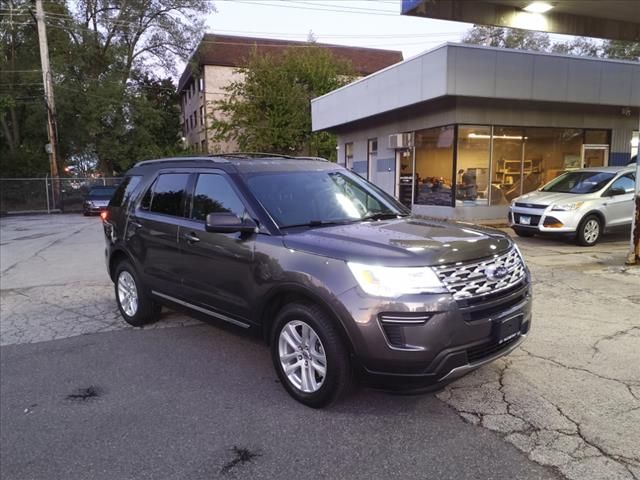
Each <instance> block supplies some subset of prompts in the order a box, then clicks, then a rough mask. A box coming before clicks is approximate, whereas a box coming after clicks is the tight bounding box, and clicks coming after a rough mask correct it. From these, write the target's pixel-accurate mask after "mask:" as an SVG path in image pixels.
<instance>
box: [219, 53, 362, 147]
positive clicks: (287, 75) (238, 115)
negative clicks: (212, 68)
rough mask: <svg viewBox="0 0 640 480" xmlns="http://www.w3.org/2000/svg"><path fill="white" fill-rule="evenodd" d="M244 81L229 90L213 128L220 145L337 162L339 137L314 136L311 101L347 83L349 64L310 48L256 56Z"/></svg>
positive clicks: (322, 134) (240, 70)
mask: <svg viewBox="0 0 640 480" xmlns="http://www.w3.org/2000/svg"><path fill="white" fill-rule="evenodd" d="M239 72H240V73H241V74H242V80H239V81H236V82H233V83H232V84H231V85H229V86H228V87H227V88H226V92H227V94H228V96H227V98H226V99H225V100H222V101H219V102H216V106H217V108H218V109H219V110H220V111H221V112H222V115H221V118H219V119H217V121H216V122H214V126H213V129H214V132H215V134H216V137H217V139H219V140H235V141H237V142H238V145H239V147H240V150H244V151H255V152H274V153H281V154H302V155H315V156H321V157H326V158H330V159H335V157H336V150H335V147H336V141H335V137H334V136H333V135H331V134H329V133H326V132H320V133H312V132H311V99H312V98H315V97H318V96H320V95H323V94H325V93H327V92H330V91H331V90H334V89H336V88H339V87H341V86H343V85H345V84H347V83H349V82H350V81H351V80H352V79H353V78H354V77H353V73H352V72H353V69H352V66H351V65H350V63H349V62H348V61H346V60H342V59H339V58H336V57H335V56H334V55H333V54H332V53H331V52H330V51H328V50H326V49H323V48H321V47H317V46H314V45H312V44H309V46H307V47H303V48H289V49H287V50H286V51H285V52H284V53H282V54H280V55H277V56H274V55H270V54H260V53H259V52H258V51H257V50H254V51H253V52H252V54H251V55H250V58H249V59H248V61H247V64H246V66H245V67H244V68H241V69H239Z"/></svg>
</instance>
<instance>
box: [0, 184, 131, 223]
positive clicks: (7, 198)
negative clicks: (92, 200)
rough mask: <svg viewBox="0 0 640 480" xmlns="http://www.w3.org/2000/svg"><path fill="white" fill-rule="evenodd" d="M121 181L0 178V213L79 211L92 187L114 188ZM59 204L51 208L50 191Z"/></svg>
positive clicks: (52, 197) (52, 203)
mask: <svg viewBox="0 0 640 480" xmlns="http://www.w3.org/2000/svg"><path fill="white" fill-rule="evenodd" d="M121 180H122V179H121V178H118V177H112V178H105V177H99V178H91V177H87V178H79V177H74V178H49V177H46V178H0V214H2V215H7V214H11V213H36V212H42V213H51V212H81V211H82V203H83V200H84V198H85V196H86V195H87V193H89V189H90V188H91V187H94V186H116V185H118V184H119V183H120V181H121ZM55 188H57V189H58V191H59V192H60V201H59V202H58V205H57V206H56V205H54V201H53V199H54V195H53V193H54V189H55Z"/></svg>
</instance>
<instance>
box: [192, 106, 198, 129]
mask: <svg viewBox="0 0 640 480" xmlns="http://www.w3.org/2000/svg"><path fill="white" fill-rule="evenodd" d="M193 119H194V122H196V127H197V126H198V111H197V110H194V111H193Z"/></svg>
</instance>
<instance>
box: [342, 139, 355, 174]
mask: <svg viewBox="0 0 640 480" xmlns="http://www.w3.org/2000/svg"><path fill="white" fill-rule="evenodd" d="M344 166H345V168H349V169H352V168H353V142H350V143H345V144H344Z"/></svg>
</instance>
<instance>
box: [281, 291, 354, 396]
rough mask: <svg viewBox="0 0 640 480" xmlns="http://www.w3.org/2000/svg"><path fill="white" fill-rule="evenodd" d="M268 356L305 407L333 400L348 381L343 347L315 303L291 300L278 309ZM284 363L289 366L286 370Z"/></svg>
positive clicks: (341, 391)
mask: <svg viewBox="0 0 640 480" xmlns="http://www.w3.org/2000/svg"><path fill="white" fill-rule="evenodd" d="M294 333H297V336H296V335H294ZM318 342H319V343H318ZM301 346H302V349H301V350H300V349H299V348H300V347H301ZM292 355H293V356H292ZM271 358H272V360H273V366H274V367H275V369H276V373H277V374H278V377H279V378H280V382H281V383H282V385H283V386H284V388H285V389H286V390H287V392H288V393H289V395H291V396H292V397H293V398H294V399H296V400H297V401H299V402H300V403H303V404H305V405H307V406H309V407H312V408H322V407H325V406H327V405H329V404H331V403H333V402H335V401H336V400H338V399H339V398H341V397H342V396H344V395H345V393H346V392H347V391H348V390H349V387H351V385H352V371H351V364H350V362H349V354H348V351H347V348H346V347H345V344H344V342H343V340H342V337H341V336H340V333H339V332H338V329H337V328H336V326H335V325H334V323H333V322H332V320H331V318H329V317H328V316H327V314H326V313H324V311H323V310H322V309H321V308H320V307H318V306H317V305H307V304H299V303H293V304H290V305H287V306H285V307H284V308H283V309H282V310H280V312H279V313H278V316H277V317H276V319H275V322H274V325H273V331H272V335H271ZM323 360H324V361H323ZM323 363H324V375H323V374H322V366H323ZM285 364H286V365H289V366H290V367H292V370H291V371H290V372H289V374H287V373H285V369H284V368H285V367H284V365H285ZM316 366H318V368H316Z"/></svg>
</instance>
